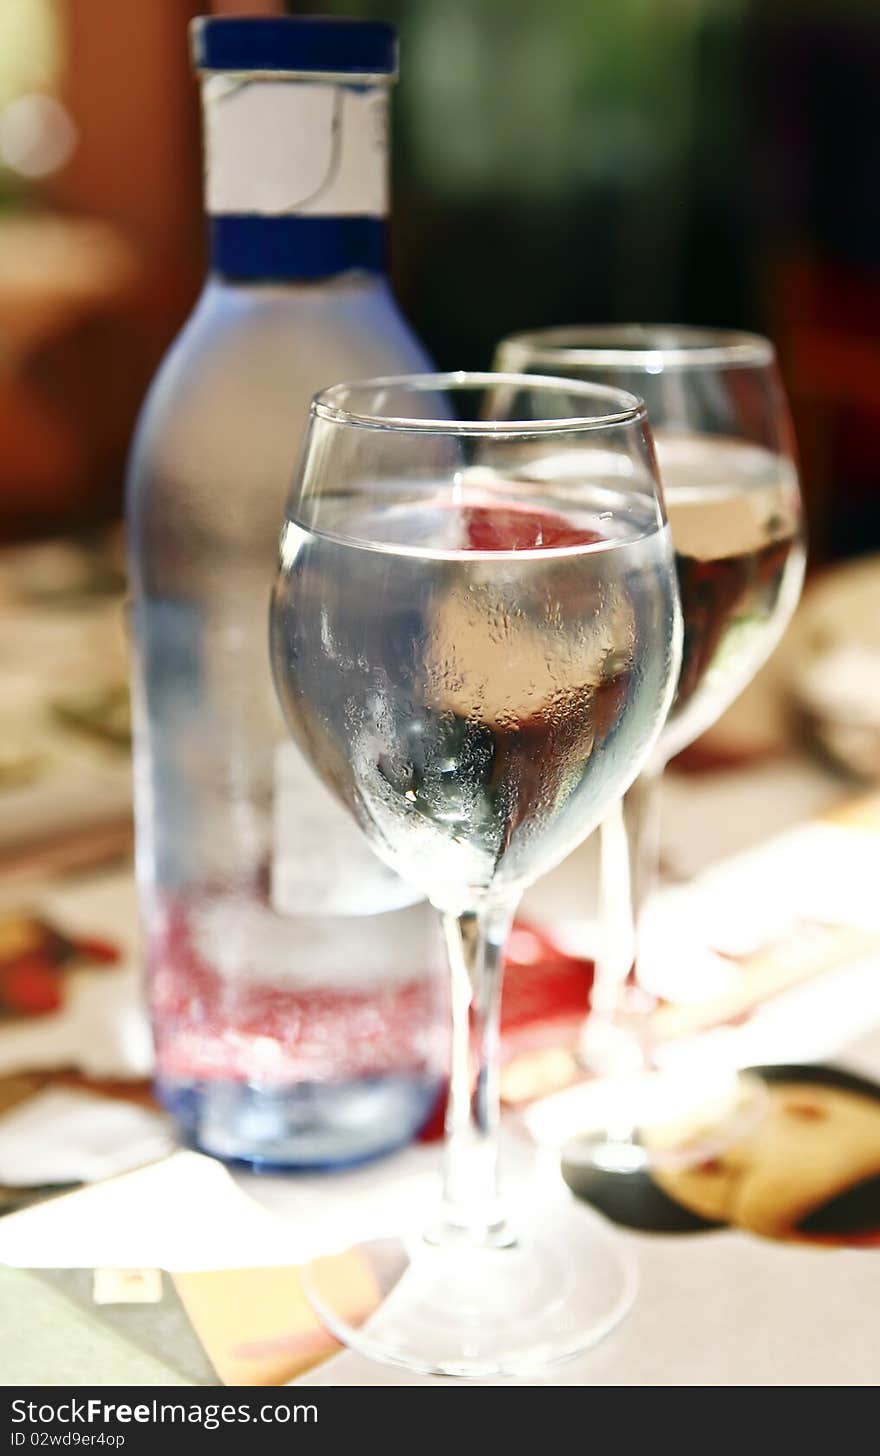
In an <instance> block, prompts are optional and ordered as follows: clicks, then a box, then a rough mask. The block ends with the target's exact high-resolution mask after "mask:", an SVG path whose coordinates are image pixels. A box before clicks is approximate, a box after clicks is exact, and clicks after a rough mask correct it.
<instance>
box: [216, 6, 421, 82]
mask: <svg viewBox="0 0 880 1456" xmlns="http://www.w3.org/2000/svg"><path fill="white" fill-rule="evenodd" d="M190 35H191V38H192V50H193V60H194V62H195V66H196V69H197V70H199V71H327V72H344V73H348V74H353V75H371V76H376V75H388V76H394V75H396V74H397V32H396V30H395V29H394V26H393V25H388V24H386V22H385V21H383V20H343V19H341V18H334V17H330V16H324V15H320V16H319V15H315V16H262V17H259V16H258V17H248V18H247V19H245V18H243V17H242V18H236V17H233V16H214V17H211V16H202V17H200V18H199V19H197V20H193V21H192V23H191V25H190Z"/></svg>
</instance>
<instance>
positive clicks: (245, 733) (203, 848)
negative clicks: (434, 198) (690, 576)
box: [127, 18, 443, 1167]
mask: <svg viewBox="0 0 880 1456" xmlns="http://www.w3.org/2000/svg"><path fill="white" fill-rule="evenodd" d="M192 33H193V42H194V54H195V62H196V66H197V69H198V70H199V71H200V72H201V81H202V93H203V116H204V141H205V187H206V198H207V212H208V220H209V233H210V254H211V265H210V273H209V276H208V278H207V281H206V283H205V286H204V289H203V291H202V293H201V296H200V298H199V299H198V302H197V303H196V306H195V309H194V311H193V313H192V315H191V317H190V318H189V320H188V322H187V323H186V325H185V326H184V328H183V330H182V332H181V334H180V335H179V337H178V338H177V340H176V341H175V342H174V344H173V345H172V347H171V349H170V351H169V353H168V355H167V357H166V359H165V361H164V363H163V364H162V366H161V368H160V369H159V372H158V375H157V377H156V379H155V381H154V383H153V385H152V388H151V390H150V392H149V395H148V397H147V400H146V403H145V405H144V408H143V411H142V415H141V419H140V422H139V424H138V428H137V432H136V435H135V440H134V444H133V448H132V453H131V460H130V466H129V478H128V485H127V511H128V543H129V564H130V585H131V614H132V615H131V622H132V640H133V646H134V653H133V657H134V666H133V702H134V759H135V819H136V831H137V836H136V837H137V851H136V860H137V875H138V886H139V895H140V903H141V913H142V921H143V928H144V936H145V947H146V949H145V954H146V962H147V984H148V995H149V1002H150V1011H151V1018H152V1025H153V1032H154V1041H155V1048H156V1085H157V1090H158V1093H159V1096H160V1097H161V1099H162V1100H163V1102H164V1103H165V1105H166V1106H167V1107H169V1108H170V1109H171V1110H172V1112H173V1113H174V1114H175V1115H176V1116H177V1118H178V1120H179V1122H180V1124H181V1125H182V1127H183V1129H184V1132H185V1134H186V1135H187V1136H188V1137H189V1139H190V1140H191V1141H192V1142H194V1143H195V1145H196V1146H198V1147H201V1148H202V1149H203V1150H205V1151H207V1152H210V1153H213V1154H215V1155H217V1156H220V1157H224V1158H228V1159H242V1160H246V1161H247V1162H249V1163H252V1164H260V1165H273V1166H286V1167H326V1166H336V1165H340V1164H345V1163H350V1162H354V1161H357V1160H360V1159H363V1158H367V1157H371V1156H374V1155H377V1154H378V1153H381V1152H384V1151H386V1150H389V1149H391V1148H392V1147H395V1146H398V1145H401V1144H403V1143H405V1142H406V1141H408V1140H409V1139H410V1138H411V1137H412V1136H413V1135H414V1134H415V1133H416V1132H417V1130H418V1129H419V1127H420V1126H421V1125H422V1124H423V1123H424V1122H425V1120H426V1119H427V1117H428V1116H429V1115H430V1113H431V1111H432V1108H433V1107H434V1105H435V1103H436V1101H437V1097H438V1094H439V1092H440V1087H441V1080H442V1060H443V1053H442V1046H441V1045H440V1044H439V1041H442V1033H441V1028H442V1025H443V1020H442V1010H440V1009H439V1008H438V1006H437V997H438V995H439V994H441V993H440V992H439V991H438V986H439V985H440V984H442V982H441V981H440V978H439V977H437V976H436V975H435V974H434V968H435V966H436V963H437V962H436V947H435V945H434V942H433V929H432V926H433V922H432V917H431V916H430V914H429V911H428V908H427V906H426V905H425V904H424V903H413V897H412V892H411V891H410V890H409V889H408V888H407V887H406V886H405V885H404V884H403V883H402V882H401V881H400V880H399V879H398V878H397V877H396V876H394V875H393V874H392V873H391V872H390V871H389V870H387V869H386V868H385V867H384V866H383V865H381V864H380V863H379V861H378V860H376V859H375V858H374V857H373V855H372V853H371V851H370V850H369V849H368V848H367V847H366V844H365V842H364V841H362V839H361V837H360V834H359V832H358V831H357V830H356V829H355V828H354V826H353V825H352V824H351V823H350V822H349V820H348V817H347V816H346V814H345V812H344V811H343V810H342V809H341V808H340V807H339V806H338V805H337V804H336V802H335V800H334V799H333V798H332V797H331V796H330V795H329V794H328V792H327V791H326V790H325V789H324V788H323V786H322V785H321V784H320V783H319V782H318V781H317V780H316V779H315V778H314V776H313V774H312V772H311V770H310V769H309V768H308V766H307V765H306V764H305V762H304V760H303V759H302V757H301V756H300V754H299V751H298V750H297V749H296V748H295V747H294V745H293V744H292V743H291V742H289V741H288V739H287V735H286V731H285V728H284V725H283V722H282V718H281V713H280V709H279V707H278V704H277V701H276V698H275V694H274V690H273V686H272V681H271V674H270V667H269V656H268V644H267V613H268V599H269V592H270V587H271V583H272V579H273V576H274V571H275V565H276V556H277V542H278V534H279V529H280V524H281V520H282V516H283V510H284V503H285V498H286V495H287V491H288V487H289V483H290V480H291V476H292V473H293V470H294V467H295V463H296V457H297V453H298V449H299V445H300V441H301V436H302V432H303V429H304V425H305V420H306V413H307V408H308V403H309V400H310V398H311V396H312V395H313V394H314V393H315V392H316V390H318V389H319V388H321V387H322V386H324V385H327V384H329V383H332V382H333V381H335V380H340V379H347V378H353V377H358V376H365V375H375V374H384V373H399V372H402V371H405V370H411V369H420V368H424V367H425V365H426V363H427V361H426V359H425V355H424V353H423V351H422V349H421V347H420V346H419V344H418V342H417V341H416V339H415V337H414V336H413V334H412V332H411V331H410V329H409V328H408V326H407V325H406V323H405V322H404V320H403V318H402V316H401V314H400V313H399V311H398V309H397V306H396V304H395V301H394V298H393V296H392V293H391V291H390V288H389V284H388V279H387V276H386V256H387V239H386V233H387V175H388V141H387V137H388V98H389V91H390V87H391V85H392V83H393V81H394V79H395V76H396V64H397V54H396V39H395V35H394V31H393V30H392V28H391V27H390V26H388V25H384V24H379V23H370V22H356V21H342V20H329V19H280V18H278V19H276V18H263V19H247V20H245V19H231V18H216V19H202V20H197V21H195V22H194V24H193V32H192ZM438 1038H439V1041H438Z"/></svg>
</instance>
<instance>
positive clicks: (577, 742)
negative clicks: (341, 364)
mask: <svg viewBox="0 0 880 1456" xmlns="http://www.w3.org/2000/svg"><path fill="white" fill-rule="evenodd" d="M271 650H272V661H273V666H274V672H275V681H276V685H277V688H278V692H279V696H280V699H281V702H282V705H283V708H284V712H285V715H286V719H287V722H288V725H289V727H290V729H291V732H292V733H293V735H294V737H295V739H296V741H297V742H298V743H299V745H300V747H301V748H302V750H303V751H304V753H305V754H306V756H307V757H308V758H309V759H310V760H311V762H312V764H313V766H314V767H315V768H316V769H317V771H318V773H319V774H320V775H321V776H322V777H323V778H324V780H325V782H326V783H327V784H328V785H330V786H331V788H332V789H333V790H334V791H335V792H336V794H337V795H338V796H339V797H340V799H341V800H342V801H343V803H345V804H346V805H347V806H348V808H349V809H350V811H351V813H352V814H353V815H354V817H355V819H356V820H357V822H358V823H359V824H360V826H361V828H362V829H363V830H364V832H365V834H366V835H367V837H368V839H369V842H370V843H371V845H372V846H373V849H374V850H375V851H376V853H377V854H378V855H379V856H380V857H381V858H382V859H384V860H385V861H386V862H387V863H388V864H389V865H390V866H391V867H392V868H393V869H395V870H396V871H397V872H398V873H399V874H400V875H402V876H403V878H404V879H406V880H408V881H409V882H410V883H411V884H413V885H414V886H416V887H417V888H418V889H420V890H421V891H423V893H424V894H425V895H426V896H427V897H428V898H429V899H430V900H431V902H432V903H433V905H434V906H435V907H436V908H437V910H438V911H439V913H440V917H441V921H442V928H443V934H444V937H445V942H446V948H447V951H448V958H449V969H450V976H451V1009H452V1043H451V1067H450V1088H449V1105H448V1112H447V1118H446V1145H445V1154H444V1172H443V1189H442V1199H441V1201H440V1205H439V1207H438V1208H437V1210H436V1211H435V1213H434V1214H433V1216H432V1217H431V1218H429V1219H428V1220H427V1222H426V1223H424V1224H420V1225H419V1226H417V1227H413V1226H410V1227H404V1228H402V1229H400V1228H398V1229H392V1230H390V1231H389V1232H388V1235H387V1236H385V1235H384V1234H383V1235H382V1236H380V1237H376V1238H371V1239H368V1240H364V1241H362V1242H361V1243H359V1244H358V1245H357V1246H356V1248H355V1256H356V1257H357V1259H358V1261H359V1262H358V1268H359V1269H360V1270H361V1271H362V1272H364V1273H365V1277H368V1278H369V1279H370V1280H371V1281H372V1284H371V1288H372V1289H373V1291H374V1295H373V1298H372V1299H371V1300H368V1301H367V1307H366V1308H365V1309H362V1310H361V1312H360V1313H359V1314H358V1315H357V1316H355V1315H353V1314H352V1312H351V1306H350V1298H351V1294H350V1289H347V1288H342V1289H340V1282H339V1279H338V1277H336V1276H335V1274H334V1260H333V1259H326V1258H321V1259H316V1260H314V1261H313V1262H312V1264H311V1265H310V1266H309V1267H308V1268H307V1270H306V1274H305V1284H306V1288H307V1291H308V1293H309V1297H310V1298H311V1300H312V1303H313V1305H314V1306H315V1308H316V1310H317V1311H318V1313H319V1315H320V1316H321V1318H322V1319H323V1321H324V1322H325V1324H326V1325H327V1326H328V1328H329V1329H330V1330H331V1331H332V1333H333V1334H334V1335H336V1336H337V1338H339V1339H341V1340H343V1341H344V1342H345V1343H347V1344H349V1345H352V1346H354V1347H355V1348H357V1349H359V1350H361V1351H362V1352H364V1353H366V1354H367V1355H369V1356H372V1357H374V1358H378V1359H384V1360H388V1361H392V1362H396V1363H398V1364H401V1365H405V1366H408V1367H410V1368H414V1369H418V1370H423V1371H431V1372H434V1373H444V1374H455V1375H468V1376H475V1375H483V1376H486V1375H498V1374H513V1373H516V1372H521V1371H525V1370H531V1369H534V1368H535V1367H536V1366H539V1365H543V1364H546V1363H549V1362H553V1361H556V1360H559V1359H564V1358H566V1357H569V1356H571V1355H573V1354H576V1353H577V1352H578V1351H580V1350H583V1349H585V1348H586V1347H588V1346H589V1345H591V1344H593V1343H594V1342H595V1341H596V1340H597V1339H599V1338H601V1336H602V1335H603V1334H605V1333H606V1331H607V1330H608V1329H610V1328H611V1326H612V1325H613V1324H614V1323H615V1322H616V1321H617V1319H618V1318H620V1316H621V1314H622V1313H623V1312H624V1311H625V1310H626V1309H627V1308H628V1306H629V1303H630V1301H631V1299H632V1294H633V1287H634V1286H633V1277H632V1271H631V1268H630V1266H629V1262H628V1260H627V1259H626V1258H624V1256H623V1254H622V1252H621V1251H620V1249H619V1248H617V1247H615V1245H614V1243H613V1242H609V1240H608V1238H607V1236H606V1235H605V1233H604V1230H603V1229H602V1226H601V1222H600V1221H599V1220H598V1219H597V1217H596V1215H594V1214H593V1213H592V1212H591V1211H590V1210H588V1209H587V1208H585V1207H584V1206H583V1205H579V1204H577V1203H576V1202H575V1201H574V1200H573V1199H572V1198H571V1196H570V1194H569V1193H568V1192H567V1191H566V1190H565V1189H564V1188H563V1185H562V1184H561V1183H560V1182H559V1181H558V1180H556V1179H551V1180H548V1183H547V1185H545V1186H544V1187H543V1188H539V1187H538V1184H539V1181H540V1180H537V1179H536V1178H535V1177H534V1176H532V1177H531V1178H530V1179H528V1180H526V1181H525V1182H524V1184H523V1185H522V1187H521V1188H520V1189H519V1190H518V1192H517V1194H516V1196H515V1198H513V1199H512V1200H505V1199H504V1197H503V1196H502V1188H501V1185H500V1183H499V1169H498V1163H499V1147H498V1124H499V1101H498V1080H499V1004H500V995H501V966H502V952H503V947H504V943H505V939H506V937H507V934H508V931H509V928H510V925H511V921H512V918H513V914H514V910H515V908H516V905H517V902H518V900H519V898H520V895H521V894H522V891H523V889H524V887H525V886H526V885H528V884H530V883H531V882H532V881H533V880H535V879H536V878H537V877H538V876H539V875H540V874H542V873H543V872H544V871H545V870H546V869H548V868H550V867H551V866H552V865H554V864H556V863H558V862H559V861H560V860H562V859H563V858H564V857H565V856H566V855H567V854H568V853H569V852H570V850H572V849H573V848H574V846H575V845H576V844H577V843H578V842H579V841H580V840H582V839H583V838H584V837H585V836H586V835H587V834H588V833H589V832H590V830H591V829H592V828H593V827H594V826H595V824H596V823H597V822H598V820H599V819H600V818H601V816H602V814H603V813H605V812H606V811H607V809H608V807H609V805H610V804H611V803H612V802H613V801H614V800H615V799H616V798H618V797H619V796H620V795H621V794H622V793H623V791H624V790H625V789H626V787H627V785H628V784H629V783H630V782H631V781H632V779H633V778H634V777H635V775H636V774H637V773H638V771H639V769H640V768H641V766H642V764H643V763H644V761H645V759H646V757H647V755H648V754H649V752H650V751H651V748H652V746H653V744H654V741H655V739H656V737H657V733H658V731H659V729H660V726H661V724H662V723H663V720H664V718H665V716H666V713H667V710H668V708H669V703H670V701H671V697H672V692H673V690H674V684H675V679H676V676H677V672H678V664H679V658H680V615H679V610H678V603H677V594H676V586H675V572H674V567H673V561H672V551H671V545H670V541H669V531H668V526H667V525H666V523H665V516H664V510H663V503H662V495H661V493H660V491H659V488H658V481H657V473H656V462H655V458H654V451H653V446H652V442H651V435H650V430H649V427H648V423H647V420H646V416H645V411H644V407H643V405H642V403H641V401H640V400H638V399H636V398H634V397H633V396H632V395H629V394H627V393H624V392H622V391H619V390H614V389H608V388H604V387H603V386H600V385H592V384H583V383H579V382H569V381H564V380H562V381H560V380H553V379H539V378H533V377H519V376H517V375H514V374H510V375H493V374H464V373H462V374H449V375H413V376H409V377H402V378H391V379H378V380H372V381H367V382H363V383H357V384H340V385H337V386H335V387H334V388H332V389H329V390H327V391H326V392H324V393H323V394H321V395H319V396H318V397H317V398H316V399H315V401H314V402H313V404H312V408H311V414H310V421H309V427H308V432H307V436H306V440H305V444H304V448H303V454H302V458H301V463H300V468H299V474H298V479H297V481H296V483H295V485H294V489H293V493H292V497H291V501H290V506H289V513H288V517H287V520H286V522H285V524H284V527H283V530H282V535H281V542H280V568H279V573H278V577H277V581H276V585H275V590H274V594H273V600H272V609H271ZM539 1194H540V1195H542V1201H540V1206H537V1207H535V1206H533V1205H534V1204H535V1199H536V1196H537V1195H539ZM349 1257H351V1254H349ZM347 1301H349V1302H348V1303H347Z"/></svg>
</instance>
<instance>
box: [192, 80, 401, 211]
mask: <svg viewBox="0 0 880 1456" xmlns="http://www.w3.org/2000/svg"><path fill="white" fill-rule="evenodd" d="M204 100H205V165H206V193H207V206H208V211H209V212H211V213H259V214H262V215H263V216H266V217H282V216H286V215H292V214H297V215H298V216H301V217H384V216H385V215H386V214H387V212H388V88H387V87H386V86H369V87H363V88H358V89H355V88H354V87H352V86H345V85H336V84H332V83H329V82H320V81H307V82H304V81H302V80H299V79H298V80H296V81H293V80H278V81H275V80H272V81H269V80H258V81H253V80H250V79H247V80H244V79H241V78H238V77H233V76H219V75H218V76H210V77H208V79H207V80H206V81H205V89H204Z"/></svg>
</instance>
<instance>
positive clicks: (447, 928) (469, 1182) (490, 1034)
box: [433, 904, 515, 1244]
mask: <svg viewBox="0 0 880 1456" xmlns="http://www.w3.org/2000/svg"><path fill="white" fill-rule="evenodd" d="M514 909H515V905H512V904H505V905H497V904H495V905H491V906H490V905H486V906H482V907H481V908H480V909H478V910H473V911H467V912H465V913H464V914H463V915H446V914H443V915H442V916H441V918H442V922H443V932H444V935H445V938H446V949H447V953H448V956H449V970H450V975H451V1000H452V1054H451V1065H450V1076H449V1102H448V1105H447V1111H446V1148H445V1156H444V1169H443V1224H442V1226H441V1229H440V1230H438V1231H436V1234H435V1235H433V1236H434V1237H436V1238H437V1239H438V1240H441V1241H444V1242H446V1241H448V1240H450V1239H453V1238H465V1239H466V1240H467V1241H468V1242H471V1243H479V1244H485V1243H492V1244H503V1243H507V1242H510V1241H511V1240H512V1235H508V1233H507V1231H506V1223H505V1213H504V1208H503V1205H502V1202H501V1195H500V1189H499V1181H498V1152H499V1149H498V1127H499V1121H500V1102H499V1072H500V1021H501V981H502V972H503V958H504V945H505V942H506V940H507V936H508V932H509V930H510V927H511V924H512V922H513V914H514Z"/></svg>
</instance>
